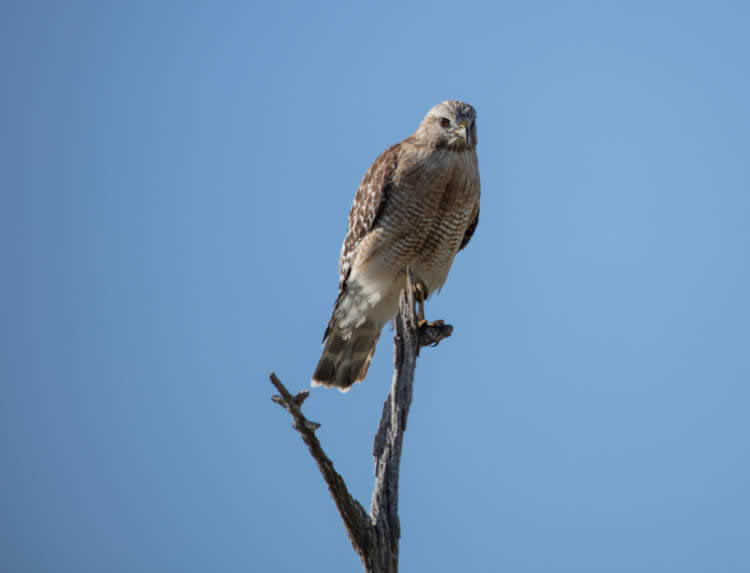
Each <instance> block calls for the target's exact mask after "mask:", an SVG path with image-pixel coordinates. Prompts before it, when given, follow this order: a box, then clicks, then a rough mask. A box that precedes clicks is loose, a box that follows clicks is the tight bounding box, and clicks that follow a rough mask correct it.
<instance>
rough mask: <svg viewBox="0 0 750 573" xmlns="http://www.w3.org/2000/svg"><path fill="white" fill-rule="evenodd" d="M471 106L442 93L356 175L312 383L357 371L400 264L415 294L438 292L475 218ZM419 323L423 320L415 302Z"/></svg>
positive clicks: (401, 276) (342, 379) (398, 282)
mask: <svg viewBox="0 0 750 573" xmlns="http://www.w3.org/2000/svg"><path fill="white" fill-rule="evenodd" d="M476 148H477V126H476V111H475V109H474V108H473V107H472V106H471V105H469V104H468V103H465V102H462V101H457V100H446V101H443V102H441V103H439V104H437V105H436V106H434V107H433V108H431V109H430V110H429V111H428V112H427V115H425V117H424V119H423V120H422V121H421V123H420V124H419V126H418V127H417V129H416V131H415V132H414V133H413V134H412V135H410V136H409V137H407V138H406V139H404V140H403V141H401V142H400V143H396V144H395V145H392V146H390V147H388V148H387V149H386V150H385V151H383V152H382V153H381V154H380V155H379V156H378V157H377V158H376V159H375V161H374V162H373V163H372V165H371V166H370V168H369V169H368V170H367V171H366V172H365V174H364V175H363V176H362V179H361V181H360V183H359V186H358V188H357V191H356V193H355V195H354V201H353V203H352V206H351V209H350V211H349V219H348V228H347V232H346V235H345V238H344V243H343V245H342V247H341V254H340V257H339V265H338V270H339V287H338V295H337V297H336V301H335V303H334V307H333V313H332V315H331V319H330V321H329V322H328V326H327V327H326V329H325V333H324V335H323V351H322V354H321V357H320V360H319V361H318V364H317V367H316V368H315V372H314V374H313V377H312V386H326V387H335V388H338V389H339V390H341V391H342V392H346V391H348V390H349V389H350V388H351V387H352V385H353V384H354V383H355V382H360V381H362V380H364V378H365V375H366V374H367V370H368V368H369V367H370V361H371V360H372V356H373V353H374V352H375V346H376V344H377V341H378V338H379V337H380V333H381V331H382V329H383V327H384V326H385V324H386V323H387V322H388V321H390V320H391V319H393V318H394V317H395V315H396V313H397V311H398V300H399V295H400V293H401V291H402V290H403V289H404V288H405V286H406V273H407V267H408V268H409V270H410V271H411V272H412V274H413V276H414V278H415V279H416V281H415V296H416V299H417V300H418V301H419V302H420V303H423V302H424V300H425V299H426V298H428V297H429V296H431V295H432V294H433V293H434V292H436V291H439V290H440V288H441V287H442V286H443V284H444V283H445V280H446V278H447V277H448V272H449V270H450V268H451V265H452V263H453V259H454V257H455V256H456V254H457V253H458V252H459V251H460V250H462V249H464V248H465V247H466V246H467V245H468V244H469V241H470V240H471V238H472V236H473V235H474V232H475V231H476V229H477V225H478V223H479V198H480V184H479V163H478V158H477V152H476ZM420 309H421V312H420V315H419V316H418V318H419V319H420V320H419V323H420V325H422V324H424V323H425V321H424V311H423V306H422V305H421V304H420Z"/></svg>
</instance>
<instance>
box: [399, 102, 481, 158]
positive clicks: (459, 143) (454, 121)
mask: <svg viewBox="0 0 750 573" xmlns="http://www.w3.org/2000/svg"><path fill="white" fill-rule="evenodd" d="M476 117H477V113H476V111H475V110H474V108H473V107H471V106H470V105H469V104H468V103H464V102H462V101H456V100H452V99H450V100H446V101H444V102H440V103H439V104H437V105H436V106H435V107H433V108H432V109H431V110H430V111H428V112H427V115H426V116H425V118H424V119H423V120H422V123H421V124H419V128H418V129H417V131H416V133H415V134H414V135H415V136H416V137H417V139H418V140H421V141H423V142H425V143H428V144H430V145H432V146H434V147H436V148H441V147H442V148H449V149H453V150H455V151H464V150H473V149H475V148H476V146H477V123H476Z"/></svg>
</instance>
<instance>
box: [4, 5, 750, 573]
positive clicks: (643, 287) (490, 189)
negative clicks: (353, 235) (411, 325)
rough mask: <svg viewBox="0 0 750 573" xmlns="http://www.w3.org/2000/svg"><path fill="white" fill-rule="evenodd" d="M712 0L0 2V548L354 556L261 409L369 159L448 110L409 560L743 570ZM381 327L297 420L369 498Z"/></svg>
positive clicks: (729, 235) (743, 478) (84, 563)
mask: <svg viewBox="0 0 750 573" xmlns="http://www.w3.org/2000/svg"><path fill="white" fill-rule="evenodd" d="M747 6H748V4H747V3H744V2H735V3H725V2H705V3H691V2H620V3H613V2H569V3H568V2H518V3H504V2H499V3H486V4H485V3H478V4H473V3H470V2H451V3H446V2H432V3H414V2H378V3H351V4H344V3H341V4H337V5H334V4H327V5H325V4H318V3H308V2H297V3H273V2H263V3H260V2H257V3H252V2H237V3H225V2H211V3H204V4H197V3H183V2H128V3H124V2H120V3H112V4H110V3H104V2H89V3H84V2H73V3H63V2H50V3H44V2H3V3H2V7H1V8H0V65H1V66H2V90H1V91H0V104H1V105H0V114H1V115H0V118H1V121H2V129H0V162H2V169H1V170H0V178H1V179H0V186H1V187H2V195H1V197H2V198H1V199H0V201H1V204H0V249H2V260H3V263H2V274H3V280H2V282H1V283H0V294H1V295H2V296H1V298H0V300H1V302H0V305H1V306H0V309H1V311H2V321H0V336H2V345H1V348H2V379H1V382H2V392H1V393H0V448H1V450H0V455H1V457H0V465H1V466H2V468H1V470H0V570H2V571H8V572H19V573H20V572H43V571H54V572H63V571H71V572H76V573H81V572H100V571H112V572H132V571H139V572H165V571H168V572H205V571H222V572H248V571H259V572H260V571H272V572H276V571H282V572H283V571H326V572H350V571H356V570H359V568H360V564H359V561H358V559H357V557H356V556H355V554H354V552H353V551H352V550H351V547H350V545H349V541H348V539H347V537H346V535H345V533H344V529H343V526H342V524H341V523H340V520H339V517H338V514H337V513H336V511H335V509H334V506H333V503H332V502H331V500H330V499H329V497H328V493H327V490H326V488H325V486H324V485H323V482H322V479H321V478H320V476H319V473H318V470H317V468H316V467H315V465H314V463H313V461H312V459H311V458H310V456H309V455H308V453H307V450H306V449H305V448H304V446H303V444H302V442H301V440H300V439H299V436H298V435H297V434H296V433H295V432H294V431H293V430H292V428H291V425H290V419H289V416H288V415H287V414H286V413H285V412H283V411H282V410H281V409H279V408H278V407H277V406H275V405H274V404H272V403H271V401H270V399H269V398H270V395H271V394H272V387H271V385H270V384H269V383H268V378H267V376H268V373H269V371H271V370H275V371H276V372H277V373H278V374H279V376H280V377H281V378H282V380H283V381H284V382H285V383H286V384H287V386H288V387H289V388H290V389H292V390H295V391H296V390H299V389H302V388H304V387H306V386H307V384H308V382H309V379H310V376H311V374H312V371H313V369H314V366H315V363H316V361H317V359H318V357H319V353H320V339H321V336H322V334H323V330H324V327H325V324H326V322H327V320H328V318H329V313H330V311H331V306H332V303H333V301H334V298H335V295H336V287H337V270H336V264H337V258H338V253H339V249H340V245H341V241H342V240H343V236H344V232H345V229H346V215H347V212H348V209H349V206H350V204H351V199H352V196H353V194H354V190H355V188H356V186H357V183H358V181H359V179H360V177H361V176H362V174H363V172H364V171H365V169H366V168H367V167H368V166H369V164H370V163H371V162H372V161H373V160H374V159H375V157H376V156H377V155H378V153H379V152H380V151H382V150H383V149H384V148H385V147H386V146H388V145H390V144H392V143H395V142H396V141H399V140H401V139H402V138H404V137H406V136H407V135H409V134H410V133H411V132H412V131H413V130H414V129H415V128H416V126H417V124H418V123H419V121H420V120H421V118H422V117H423V116H424V114H425V113H426V112H427V110H428V109H429V108H430V107H432V106H433V105H434V104H436V103H438V102H439V101H441V100H443V99H448V98H456V99H464V100H466V101H468V102H470V103H471V104H472V105H474V106H475V107H476V109H477V113H478V129H479V162H480V170H481V176H482V193H483V194H482V219H481V222H480V225H479V228H478V231H477V234H476V235H475V237H474V239H473V241H472V244H471V245H470V246H469V248H468V249H466V251H464V252H462V253H461V254H460V255H459V256H458V258H457V260H456V263H455V265H454V267H453V270H452V273H451V276H450V277H449V279H448V282H447V284H446V287H445V288H444V289H443V292H442V293H441V294H440V295H438V296H437V297H436V298H434V299H432V300H431V301H430V302H429V304H428V307H427V310H428V313H429V316H430V317H432V318H443V319H445V320H446V321H448V322H450V323H452V324H453V325H454V327H455V330H454V335H453V337H452V338H450V339H448V340H447V341H445V342H444V343H442V344H441V345H440V347H438V348H437V349H427V350H425V351H424V352H423V353H422V356H421V357H420V360H419V363H418V368H417V381H416V386H415V394H414V403H413V407H412V411H411V415H410V418H409V428H408V431H407V433H406V438H405V449H404V458H403V462H402V471H401V489H400V493H401V506H400V514H401V525H402V531H403V534H402V538H401V564H402V569H403V570H404V571H445V572H454V571H509V572H510V571H512V572H514V573H516V572H517V573H527V572H528V573H531V572H544V573H550V572H562V571H568V572H602V571H607V572H609V571H612V572H620V571H621V572H631V571H638V572H660V573H661V572H665V571H676V572H680V573H690V572H709V571H710V572H713V571H721V572H747V571H749V570H750V523H749V522H748V515H750V440H748V436H749V435H750V420H749V416H748V411H749V404H750V386H749V382H750V348H749V347H748V339H749V336H750V327H749V326H748V325H749V324H750V304H749V303H748V298H749V296H750V295H749V294H748V293H750V260H749V256H748V253H749V250H750V222H749V221H750V106H749V105H748V102H750V72H749V71H748V58H749V57H750V34H749V33H748V30H749V29H750V10H749V9H748V7H747ZM391 352H392V348H391V341H390V327H389V329H388V330H387V331H386V332H385V333H384V336H383V338H382V339H381V342H380V345H379V346H378V350H377V352H376V354H375V358H374V361H373V365H372V368H371V369H370V373H369V375H368V377H367V380H366V382H365V383H364V384H361V385H358V386H356V387H355V388H354V389H353V390H352V391H351V392H350V393H349V394H347V395H341V394H339V393H338V392H335V391H325V390H315V391H314V392H313V394H312V396H311V398H310V399H309V400H308V402H307V403H306V405H305V407H306V412H307V413H308V415H309V417H310V418H311V419H313V420H316V421H318V422H321V423H322V427H321V429H320V430H319V431H318V436H319V437H320V439H321V441H322V443H323V445H324V447H325V448H326V450H327V451H328V453H329V454H330V456H331V457H332V459H333V460H334V462H335V465H336V468H337V469H338V470H339V471H340V472H341V474H342V475H343V476H344V478H345V479H346V480H347V482H348V484H349V486H350V488H351V490H352V492H353V493H354V494H355V495H356V497H358V499H360V500H361V501H362V503H363V504H365V505H366V506H369V499H370V492H371V488H372V483H373V475H372V474H373V466H372V458H371V453H370V452H371V444H372V437H373V435H374V431H375V427H376V424H377V420H378V418H379V416H380V413H381V408H382V402H383V399H384V398H385V395H386V393H387V390H388V387H389V384H390V378H391V360H392V357H391Z"/></svg>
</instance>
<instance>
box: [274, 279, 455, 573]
mask: <svg viewBox="0 0 750 573" xmlns="http://www.w3.org/2000/svg"><path fill="white" fill-rule="evenodd" d="M407 275H408V277H407V288H406V289H405V290H404V291H403V292H402V293H401V298H400V301H399V312H398V315H397V316H396V318H395V319H394V326H395V334H394V337H393V346H394V351H393V369H394V371H393V382H392V383H391V389H390V392H389V393H388V396H387V398H386V400H385V404H384V405H383V415H382V417H381V418H380V423H379V424H378V429H377V432H376V433H375V440H374V443H373V452H372V453H373V457H374V458H375V486H374V488H373V492H372V500H371V502H370V512H369V513H367V512H366V511H365V509H364V508H363V507H362V505H361V504H360V503H359V502H358V501H357V500H356V499H354V498H353V497H352V495H351V494H350V493H349V490H348V489H347V487H346V483H345V482H344V480H343V478H342V477H341V476H340V475H339V474H338V473H337V472H336V470H335V469H334V468H333V462H331V460H330V459H329V458H328V456H327V455H326V453H325V452H324V451H323V448H322V447H321V445H320V441H318V438H317V436H316V435H315V430H317V429H318V428H319V427H320V424H317V423H315V422H311V421H310V420H308V419H307V418H306V417H305V416H304V415H303V414H302V410H301V406H302V403H303V402H304V401H305V399H306V398H307V397H308V395H309V392H308V391H307V390H305V391H303V392H300V393H299V394H297V395H296V396H292V395H291V394H290V393H289V391H288V390H287V389H286V388H285V387H284V385H283V384H282V383H281V381H280V380H279V379H278V378H277V377H276V375H275V374H273V373H271V383H272V384H273V385H274V386H275V387H276V389H277V390H278V392H279V395H275V396H273V397H272V400H273V401H274V402H276V403H277V404H279V405H280V406H282V407H283V408H284V409H286V410H287V411H288V412H289V414H291V416H292V427H294V429H295V430H297V432H299V434H300V436H301V437H302V440H303V441H304V442H305V444H306V445H307V448H308V450H309V451H310V454H311V455H312V457H313V459H314V460H315V462H316V463H317V464H318V468H319V469H320V473H321V474H322V476H323V479H324V480H325V482H326V485H327V486H328V491H329V492H330V494H331V497H332V498H333V501H334V503H335V504H336V508H337V509H338V511H339V515H340V516H341V519H342V520H343V522H344V527H345V528H346V532H347V534H348V535H349V540H350V541H351V544H352V547H353V548H354V551H356V552H357V554H358V555H359V557H360V559H361V560H362V564H363V566H364V569H365V571H366V572H367V573H396V572H397V571H398V553H399V538H400V537H401V528H400V525H399V519H398V480H399V469H400V464H401V446H402V444H403V440H404V432H405V431H406V419H407V417H408V415H409V408H410V406H411V398H412V387H413V385H414V369H415V367H416V363H417V356H418V355H419V349H420V348H421V347H422V346H427V345H432V346H435V345H437V344H438V343H439V342H440V341H441V340H442V339H444V338H447V337H448V336H450V335H451V332H452V330H453V328H452V327H451V326H450V325H444V324H442V322H440V321H437V322H436V323H430V324H426V325H422V326H421V327H418V326H417V320H416V312H415V308H414V290H413V288H412V282H413V278H412V276H411V273H410V272H409V271H407Z"/></svg>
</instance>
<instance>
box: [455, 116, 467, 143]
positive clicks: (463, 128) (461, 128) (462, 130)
mask: <svg viewBox="0 0 750 573" xmlns="http://www.w3.org/2000/svg"><path fill="white" fill-rule="evenodd" d="M455 133H456V135H459V136H461V137H462V138H463V140H464V141H465V142H466V143H469V128H468V127H467V125H466V122H465V121H462V122H461V123H459V124H458V129H456V132H455Z"/></svg>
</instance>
